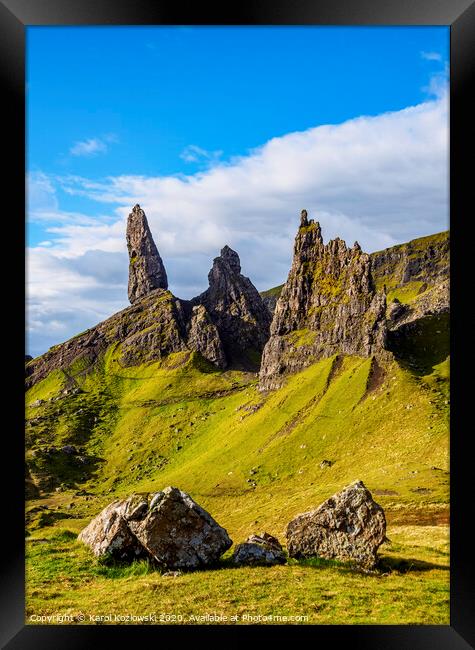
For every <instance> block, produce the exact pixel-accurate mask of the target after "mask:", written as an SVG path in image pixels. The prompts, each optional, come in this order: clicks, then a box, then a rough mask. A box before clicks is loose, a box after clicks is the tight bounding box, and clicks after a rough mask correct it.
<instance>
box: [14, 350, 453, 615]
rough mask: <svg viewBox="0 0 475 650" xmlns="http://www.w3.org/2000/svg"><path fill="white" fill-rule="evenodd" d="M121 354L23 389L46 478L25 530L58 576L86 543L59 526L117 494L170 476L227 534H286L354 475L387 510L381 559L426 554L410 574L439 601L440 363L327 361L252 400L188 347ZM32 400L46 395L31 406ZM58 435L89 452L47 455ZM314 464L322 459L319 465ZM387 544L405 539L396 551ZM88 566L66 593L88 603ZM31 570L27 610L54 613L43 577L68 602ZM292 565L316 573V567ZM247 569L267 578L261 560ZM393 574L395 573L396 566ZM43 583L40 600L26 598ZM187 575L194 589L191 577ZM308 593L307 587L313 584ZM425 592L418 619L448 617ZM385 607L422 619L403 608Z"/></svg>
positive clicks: (234, 379)
mask: <svg viewBox="0 0 475 650" xmlns="http://www.w3.org/2000/svg"><path fill="white" fill-rule="evenodd" d="M119 355H120V351H119V350H118V349H117V347H115V346H111V347H110V348H109V350H108V351H107V353H106V354H105V355H104V357H103V359H102V361H101V363H100V364H97V363H96V364H95V365H94V367H93V368H92V369H91V372H87V368H74V369H71V371H70V372H68V373H67V375H66V374H64V373H63V374H62V373H61V371H57V372H56V373H53V374H52V375H50V376H49V377H48V378H47V379H45V380H43V381H42V382H40V383H39V384H37V385H35V386H34V387H33V388H32V389H30V390H29V391H28V393H27V398H26V400H27V414H28V425H27V442H28V452H27V462H28V466H29V471H30V474H31V476H32V477H33V478H34V479H35V481H36V482H37V483H39V484H41V482H43V484H44V485H46V486H49V490H48V492H49V493H48V496H47V497H46V498H45V497H43V498H42V499H36V500H33V501H31V502H30V504H29V508H28V510H29V512H28V520H29V525H30V530H31V533H32V535H31V538H30V541H29V545H31V546H32V548H34V549H35V548H36V547H35V546H34V540H35V539H37V538H38V537H41V538H44V537H46V538H47V539H48V538H50V536H52V538H51V539H52V540H53V541H51V542H47V543H48V544H52V547H53V549H55V554H54V555H53V558H54V560H55V562H57V560H58V554H57V553H59V554H60V555H63V556H64V557H65V561H64V562H63V564H62V565H61V570H60V571H59V574H60V575H61V579H62V580H66V581H67V580H69V578H70V576H71V574H72V575H75V574H76V571H79V568H77V567H76V559H77V557H78V554H79V556H81V557H83V556H84V550H83V549H81V548H78V546H79V545H78V543H77V542H75V541H74V539H71V538H70V537H67V538H66V539H67V542H65V541H64V540H65V537H64V534H63V537H61V533H60V531H61V530H64V529H66V530H69V531H73V532H74V533H77V532H79V530H80V529H81V528H82V527H83V526H84V525H85V524H86V523H87V522H88V521H89V520H90V519H91V518H92V516H94V515H95V514H97V512H98V511H99V510H100V509H101V508H102V507H104V506H105V505H106V504H107V503H109V502H110V501H112V500H113V497H116V496H125V495H128V494H130V493H131V492H134V491H135V492H136V491H139V492H140V491H157V490H159V489H162V488H163V487H165V486H166V485H176V486H179V487H180V488H181V489H184V490H185V491H187V492H189V493H190V494H191V495H192V496H193V498H195V499H196V500H197V501H198V502H199V503H200V504H201V505H203V506H204V507H205V508H206V509H207V510H209V511H210V512H211V513H212V514H213V516H215V518H216V519H217V520H218V521H219V523H220V524H221V525H223V526H224V527H225V528H226V529H227V530H228V532H229V534H230V536H231V537H232V539H233V540H234V542H240V541H243V540H244V539H245V537H247V536H248V535H249V534H251V533H253V532H256V531H257V530H261V529H262V530H267V531H268V532H270V533H272V534H275V535H277V536H278V537H279V538H280V539H282V540H283V534H284V529H285V527H286V524H287V523H288V522H289V521H290V519H291V518H293V517H294V516H295V515H296V514H298V513H300V512H303V511H306V510H308V509H311V508H312V507H314V506H316V505H318V504H319V503H321V502H322V501H323V500H324V499H325V498H327V497H328V496H330V495H331V494H333V493H334V492H336V491H337V490H339V489H341V488H342V487H344V486H345V485H346V484H348V483H350V482H351V481H353V480H355V479H357V478H358V479H361V480H363V481H364V482H365V484H366V485H367V486H368V488H369V489H370V490H371V491H372V492H373V494H374V496H375V498H376V500H377V501H378V502H379V503H381V505H383V507H384V508H385V511H386V515H387V519H388V537H389V538H390V539H391V542H392V544H393V546H392V545H388V544H386V545H385V546H383V547H382V550H383V556H384V555H387V556H388V557H389V558H391V560H390V561H391V562H393V563H395V565H396V566H399V565H400V563H401V562H402V563H403V564H402V566H405V565H404V562H405V558H406V557H407V555H408V554H409V556H410V557H411V558H412V560H411V561H414V562H416V564H417V562H423V563H424V562H426V563H427V560H428V559H431V560H432V563H433V564H434V567H437V566H439V564H440V567H441V568H432V569H431V570H428V571H424V572H419V573H417V579H418V580H419V581H421V580H422V581H425V580H426V581H427V583H426V584H424V585H420V587H421V593H420V594H419V595H418V598H420V599H421V601H422V600H423V599H424V598H426V597H427V592H426V590H429V591H430V590H431V589H433V588H434V583H433V581H434V580H435V581H436V583H437V584H438V585H439V582H440V585H445V587H444V588H442V587H441V586H440V585H439V587H438V588H437V589H438V590H440V597H441V598H442V599H443V600H444V602H445V601H446V598H447V593H446V591H445V589H446V588H447V584H446V578H448V575H447V572H445V571H444V569H443V566H444V565H445V562H446V559H447V557H446V544H447V541H448V540H447V537H446V535H447V529H446V528H443V530H445V531H446V532H445V536H444V535H443V536H442V538H441V537H440V531H441V528H440V526H439V527H438V528H436V526H437V525H438V524H440V523H447V521H448V408H449V407H448V386H447V382H448V360H447V361H444V362H442V363H439V364H438V365H436V366H435V367H433V369H432V371H431V372H430V373H428V374H427V375H424V376H420V375H416V374H411V373H410V372H409V371H408V370H405V369H404V368H402V367H400V366H399V365H398V364H397V363H396V362H393V363H392V364H389V365H388V366H387V367H386V368H384V369H382V371H380V372H378V373H375V372H374V368H373V372H372V364H373V362H372V360H371V359H362V358H357V357H332V358H330V359H326V360H323V361H320V362H318V363H316V364H314V365H312V366H310V367H309V368H307V369H306V370H304V371H303V372H301V373H299V374H297V375H295V376H293V377H291V378H290V379H289V380H288V381H287V383H286V385H285V386H284V387H283V388H281V389H280V390H278V391H275V392H273V393H269V394H268V395H262V393H259V392H258V391H257V389H256V383H257V378H256V376H255V375H250V374H248V373H243V372H238V371H227V372H222V371H218V370H216V369H215V368H214V367H212V366H211V365H208V364H206V363H204V362H203V360H202V359H200V358H199V355H197V354H196V353H193V354H187V353H177V354H174V355H171V356H170V357H168V358H167V359H166V360H165V361H163V362H161V363H160V362H156V363H150V364H144V365H142V366H136V367H131V368H121V367H120V364H119V363H118V361H117V360H118V358H119ZM75 375H76V376H75ZM71 377H73V378H75V382H76V386H77V388H76V390H77V389H79V391H78V392H75V391H74V389H73V390H72V389H71V388H69V391H70V392H69V394H67V395H62V392H63V391H64V390H65V388H64V387H65V386H66V385H68V386H71V382H70V378H71ZM66 390H68V389H66ZM58 396H61V397H60V399H57V400H55V397H58ZM38 400H46V401H44V402H42V403H40V404H39V405H37V406H33V405H32V404H35V403H37V402H38ZM65 445H75V446H77V447H78V448H80V452H81V453H80V458H81V459H85V460H86V463H85V464H81V463H79V464H78V456H77V455H72V454H71V455H67V454H65V453H61V452H57V453H50V454H49V455H45V453H44V449H45V447H46V448H47V449H49V450H51V448H52V447H56V448H57V449H60V448H61V447H62V446H65ZM323 460H329V461H330V462H331V463H332V464H331V466H330V467H328V466H321V462H322V461H323ZM56 490H57V491H56ZM84 493H86V494H84ZM70 504H72V507H70ZM45 505H46V506H47V509H46V510H44V509H41V506H43V507H44V506H45ZM431 530H435V531H436V541H437V543H438V544H440V543H441V539H442V540H443V551H444V552H443V553H442V555H440V553H439V551H440V550H441V549H440V548H439V549H437V547H434V546H433V542H432V541H431V542H430V543H429V542H428V540H427V539H425V538H426V536H427V535H428V532H429V531H431ZM58 531H59V532H58ZM55 535H56V537H55ZM58 535H59V537H58ZM431 535H432V533H431ZM58 539H59V540H61V543H60V544H59V546H58V543H57V542H55V541H54V540H58ZM395 540H398V542H397V543H396V544H395ZM394 544H395V545H394ZM393 549H400V550H398V552H396V556H394V550H393ZM444 553H445V555H444ZM68 557H69V558H70V562H69V563H68V561H66V559H67V558H68ZM86 557H87V554H86ZM47 559H48V555H46V556H45V557H42V562H46V563H47ZM435 559H437V560H438V561H437V562H434V560H435ZM85 564H86V567H87V568H83V569H81V571H82V573H79V575H80V576H82V581H81V580H80V581H79V582H80V584H81V585H82V586H81V588H82V590H83V591H82V593H83V599H84V600H83V601H82V602H80V603H77V604H78V605H79V609H82V610H87V609H88V607H90V605H88V603H89V602H90V599H91V598H92V599H93V598H94V593H95V588H94V587H93V583H92V582H91V575H93V574H94V571H96V570H97V569H94V566H93V565H94V561H93V560H92V559H91V558H89V560H88V561H87V562H85ZM40 565H41V563H40ZM55 567H56V568H55V571H57V570H58V567H57V565H56V564H55ZM50 569H51V568H48V571H49V570H50ZM30 570H31V574H30V575H31V576H32V578H31V581H30V582H29V585H30V587H32V588H33V592H32V595H31V599H30V602H29V605H30V608H31V609H32V610H35V611H36V609H37V608H38V607H40V609H42V610H43V609H44V610H45V611H46V610H47V609H48V608H49V603H48V601H47V600H46V601H45V600H44V598H45V591H44V590H45V588H46V593H48V592H49V590H51V589H53V591H54V592H55V593H58V594H59V595H58V596H57V597H56V598H57V599H58V598H59V599H60V602H64V603H69V602H70V600H68V598H69V597H68V596H67V594H66V592H63V591H62V590H61V589H59V590H58V587H57V586H54V587H53V586H48V587H46V585H45V583H44V581H43V582H41V577H40V578H39V577H38V575H37V571H38V570H40V569H39V566H38V565H37V564H36V563H34V565H32V567H31V569H30ZM299 570H302V571H304V573H305V572H309V573H310V574H311V575H312V577H313V578H312V579H313V580H314V579H317V578H318V576H317V575H316V572H315V569H314V568H310V569H309V568H308V567H305V566H304V567H303V568H299ZM105 571H106V574H105V575H108V574H107V571H112V569H110V570H109V569H105ZM124 571H125V570H124ZM223 571H224V570H223ZM227 571H228V572H230V574H234V575H235V574H236V570H234V569H227ZM256 571H259V572H261V571H262V572H263V574H265V575H266V576H267V575H268V573H266V572H268V571H269V570H268V569H258V570H256ZM272 571H274V570H272ZM276 571H277V572H278V571H279V570H276ZM322 571H323V573H327V572H330V573H331V572H332V569H331V568H328V567H325V568H324V569H322ZM341 571H343V574H344V572H345V570H344V569H341ZM91 572H92V573H91ZM244 573H246V571H245V572H244ZM244 573H243V575H242V576H241V577H240V579H239V581H238V583H239V584H236V585H235V587H236V589H237V591H239V590H240V589H241V588H243V585H242V584H241V580H244ZM318 573H320V572H318ZM343 574H342V575H343ZM432 574H433V575H432ZM147 575H148V574H147ZM254 575H255V574H254V573H252V576H254ZM76 578H78V575H76ZM394 578H395V579H396V578H397V579H400V574H399V572H397V571H396V572H395V574H394ZM38 579H40V583H41V584H42V588H41V595H40V592H38V593H37V594H36V596H34V595H33V594H34V592H35V589H34V585H35V584H37V580H38ZM143 579H145V578H143ZM147 579H148V580H149V579H150V578H149V577H148V578H147ZM360 579H361V578H360ZM391 579H392V578H391ZM134 580H135V578H134ZM127 581H129V582H130V576H128V575H127V573H125V575H124V576H122V575H119V577H117V579H111V578H109V579H107V580H106V586H107V589H106V593H105V594H104V593H102V595H101V600H102V599H104V598H106V602H107V598H109V599H111V598H112V599H113V598H114V597H115V596H114V592H115V590H116V589H117V588H118V585H117V582H118V583H119V584H120V585H123V586H125V584H126V583H127ZM186 581H188V582H187V584H189V588H190V589H191V590H193V589H195V588H196V585H197V583H198V582H199V581H200V578H199V577H198V574H196V575H195V576H188V577H187V578H186ZM312 584H313V583H312ZM217 586H218V585H216V588H217ZM102 588H104V586H103V587H102ZM246 588H247V587H246ZM438 593H439V591H438ZM211 594H212V592H210V598H211ZM307 596H308V597H309V598H310V599H311V598H312V596H311V591H310V592H309V593H308V594H307ZM436 600H437V603H438V604H437V606H436V607H435V609H434V611H433V612H432V613H429V614H428V613H427V612H425V613H424V616H425V617H427V616H429V618H430V617H431V616H432V617H433V618H430V620H432V621H434V622H435V621H439V622H440V621H446V620H448V619H447V618H446V617H445V614H443V613H442V612H443V607H442V606H441V605H440V602H439V597H438V598H437V599H436ZM211 602H212V601H211V600H210V601H209V602H208V603H207V604H208V605H209V606H211ZM421 605H422V602H421V603H419V606H421ZM401 606H402V604H401ZM223 607H224V609H223V611H228V612H230V611H232V607H231V606H230V605H227V606H223ZM73 609H74V607H73ZM185 609H186V607H185ZM436 612H438V613H436ZM393 615H394V616H400V617H402V618H403V619H404V620H406V621H417V620H418V619H417V615H416V614H414V612H407V614H404V612H403V611H402V610H401V607H399V608H396V610H395V612H394V613H393ZM414 616H416V618H414ZM407 617H409V618H407ZM337 619H338V614H337ZM318 620H319V619H318ZM355 620H360V619H358V616H356V619H355ZM361 620H366V618H365V617H363V619H361ZM391 620H393V618H391V617H389V619H388V621H391ZM394 620H395V619H394ZM332 622H336V621H332ZM419 622H422V621H419Z"/></svg>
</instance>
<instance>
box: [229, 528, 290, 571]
mask: <svg viewBox="0 0 475 650" xmlns="http://www.w3.org/2000/svg"><path fill="white" fill-rule="evenodd" d="M232 561H233V563H234V564H237V565H239V566H244V565H246V566H259V565H260V566H273V565H275V564H285V563H286V561H287V560H286V557H285V553H284V552H283V550H282V546H281V545H280V543H279V540H278V539H277V538H275V537H273V536H272V535H269V534H268V533H261V534H260V535H251V536H250V537H249V538H248V539H247V540H246V541H245V542H244V543H242V544H238V545H237V546H236V549H235V551H234V553H233V556H232Z"/></svg>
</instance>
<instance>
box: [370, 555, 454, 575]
mask: <svg viewBox="0 0 475 650" xmlns="http://www.w3.org/2000/svg"><path fill="white" fill-rule="evenodd" d="M433 569H440V570H442V571H450V566H448V565H447V564H436V563H435V562H426V561H425V560H416V559H414V558H400V557H396V556H393V555H386V556H384V557H383V558H381V559H380V561H379V563H378V570H379V571H382V572H386V571H397V572H398V573H409V572H410V571H417V572H421V571H432V570H433Z"/></svg>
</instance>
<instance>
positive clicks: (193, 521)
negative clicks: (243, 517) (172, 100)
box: [129, 487, 232, 569]
mask: <svg viewBox="0 0 475 650" xmlns="http://www.w3.org/2000/svg"><path fill="white" fill-rule="evenodd" d="M129 526H130V529H131V530H132V531H133V533H134V534H135V535H136V537H137V538H138V539H139V540H140V542H141V543H142V545H143V546H144V547H145V548H146V549H147V551H148V552H149V553H150V555H151V556H152V557H153V558H154V559H155V560H156V562H158V564H159V565H161V566H162V567H166V568H167V569H197V568H199V567H204V566H208V565H211V564H214V563H215V562H217V561H218V559H219V558H220V556H221V555H222V554H223V553H224V551H226V550H227V549H228V548H230V546H231V545H232V540H231V539H230V537H229V535H228V534H227V532H226V531H225V529H224V528H222V527H221V526H220V525H219V524H218V523H217V522H216V521H215V520H214V519H213V518H212V517H211V515H210V514H209V513H208V512H206V510H204V509H203V508H201V506H199V505H198V504H197V503H196V502H195V501H193V499H192V498H191V497H190V496H189V495H188V494H186V492H182V491H181V490H179V489H178V488H175V487H167V488H165V489H164V490H163V491H161V492H158V493H157V494H155V495H154V496H153V497H152V499H151V501H150V503H149V506H148V511H147V513H146V515H145V516H143V517H142V518H139V519H137V520H134V521H130V522H129Z"/></svg>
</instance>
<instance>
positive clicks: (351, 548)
mask: <svg viewBox="0 0 475 650" xmlns="http://www.w3.org/2000/svg"><path fill="white" fill-rule="evenodd" d="M286 538H287V549H288V552H289V556H290V557H293V558H306V557H315V556H316V557H322V558H326V559H337V560H343V561H345V560H352V561H353V562H355V563H356V564H358V565H359V566H361V567H364V568H373V567H374V566H375V565H376V562H377V551H378V548H379V547H380V546H381V544H382V543H383V542H384V541H385V539H386V518H385V515H384V511H383V509H382V507H381V506H380V505H379V504H377V503H376V502H375V501H374V500H373V497H372V496H371V492H370V491H369V490H368V489H367V488H366V487H365V485H364V484H363V482H362V481H355V482H354V483H352V484H351V485H348V486H347V487H346V488H344V489H343V490H342V491H341V492H338V493H337V494H334V495H333V496H332V497H331V498H330V499H327V501H325V502H324V503H322V505H321V506H319V507H318V508H317V509H316V510H312V511H311V512H306V513H304V514H301V515H298V516H297V517H296V518H295V519H293V520H292V521H291V522H290V523H289V525H288V526H287V531H286Z"/></svg>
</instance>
